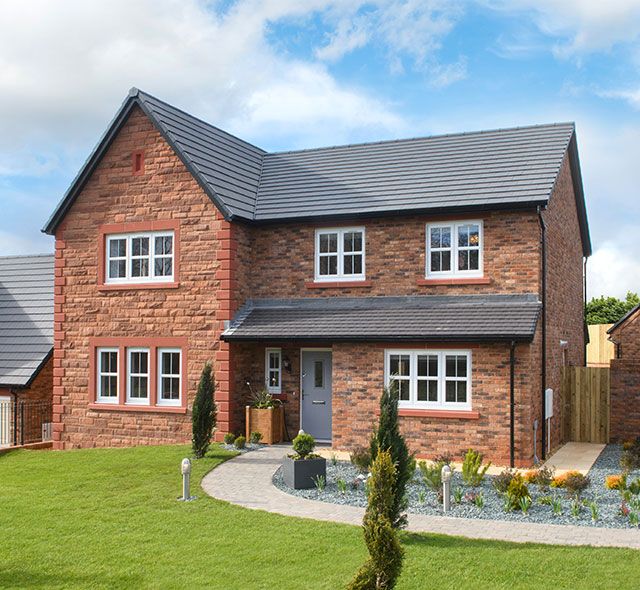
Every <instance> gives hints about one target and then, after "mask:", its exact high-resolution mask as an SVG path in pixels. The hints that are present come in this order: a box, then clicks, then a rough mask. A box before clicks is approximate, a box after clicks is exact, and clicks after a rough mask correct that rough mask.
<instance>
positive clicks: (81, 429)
mask: <svg viewBox="0 0 640 590" xmlns="http://www.w3.org/2000/svg"><path fill="white" fill-rule="evenodd" d="M137 150H144V154H145V169H144V174H143V175H135V176H134V175H133V173H132V167H131V154H132V152H134V151H137ZM153 220H174V221H178V222H179V223H180V233H181V239H180V261H179V262H180V277H179V280H180V283H179V286H178V287H177V288H172V289H144V290H140V289H136V288H132V289H130V290H129V289H125V290H100V289H99V288H98V272H97V269H98V264H97V263H98V235H99V228H100V226H101V225H104V224H112V223H129V222H148V221H153ZM234 232H235V229H234V228H232V227H231V225H230V224H229V223H227V222H225V221H223V220H222V219H221V216H220V215H219V213H218V211H217V210H216V208H215V207H214V205H213V204H212V203H211V201H210V199H209V198H208V197H207V196H206V195H205V194H204V192H203V191H202V189H201V188H200V187H199V186H198V184H197V183H196V181H195V180H194V179H193V177H192V176H191V174H190V173H189V172H188V171H187V170H186V168H185V167H184V165H183V164H182V163H181V162H180V160H179V159H178V157H177V156H176V155H175V154H174V152H173V150H172V149H171V148H170V147H169V146H168V144H167V143H166V142H165V141H164V140H163V139H162V137H161V136H160V134H159V133H158V132H157V130H156V129H155V128H154V127H153V125H152V123H151V122H150V121H149V120H148V119H147V118H146V117H145V116H144V115H143V113H142V112H141V111H139V110H135V111H134V112H133V113H132V114H131V116H130V118H129V120H128V121H127V123H126V124H125V126H124V127H123V129H122V130H121V131H120V133H119V135H118V137H117V138H116V139H115V140H114V142H113V144H112V145H111V146H110V148H109V149H108V151H107V153H106V154H105V156H104V158H103V159H102V161H101V162H100V164H99V165H98V167H97V169H96V171H95V172H94V173H93V175H92V177H91V178H90V180H89V182H88V183H87V185H86V186H85V187H84V189H83V190H82V192H81V194H80V195H79V197H78V199H77V200H76V202H75V203H74V205H73V206H72V207H71V209H70V211H69V212H68V213H67V215H66V217H65V219H64V223H63V224H62V226H61V227H60V228H59V229H58V232H57V234H56V287H55V289H56V301H55V305H56V307H55V335H54V338H55V343H56V347H55V355H54V369H53V370H54V385H55V390H54V419H55V421H56V422H57V423H56V424H55V427H54V440H55V443H56V447H57V448H71V447H78V446H117V445H131V444H159V443H174V442H182V441H184V442H187V441H189V440H190V437H191V424H190V415H189V413H187V414H164V413H160V412H156V411H149V412H123V411H107V410H104V411H95V410H89V409H88V407H87V406H88V403H89V401H90V400H89V394H88V389H89V387H88V385H89V382H88V380H89V379H90V378H93V376H91V375H89V339H90V338H92V337H105V336H116V337H122V338H126V337H186V338H188V351H187V352H188V374H187V375H186V376H185V377H186V380H187V390H188V398H189V399H188V405H189V407H190V406H191V403H192V400H193V397H194V395H195V390H196V388H197V384H198V380H199V377H200V372H201V370H202V367H203V365H204V363H205V362H206V361H212V360H215V366H214V370H215V377H216V381H217V386H218V390H217V392H216V400H217V402H218V410H219V414H218V418H219V427H220V428H221V430H223V431H226V430H227V429H228V428H229V424H228V421H229V416H230V414H231V411H230V402H229V399H228V397H229V387H228V379H229V366H228V365H229V361H228V345H226V344H224V343H222V344H221V343H219V339H218V336H219V333H220V331H221V329H222V326H223V321H224V320H226V319H229V318H230V317H231V315H232V313H233V311H234V310H235V306H236V305H237V301H236V300H235V299H234V298H233V297H232V296H231V288H232V286H233V281H235V280H236V277H235V272H236V269H235V262H234V261H233V260H232V258H233V256H234V249H235V248H236V247H237V246H236V241H237V240H236V236H235V233H234Z"/></svg>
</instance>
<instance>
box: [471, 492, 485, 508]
mask: <svg viewBox="0 0 640 590" xmlns="http://www.w3.org/2000/svg"><path fill="white" fill-rule="evenodd" d="M473 503H474V504H475V505H476V507H477V508H480V510H482V509H483V508H484V496H483V495H482V492H478V493H477V494H476V497H475V498H474V500H473Z"/></svg>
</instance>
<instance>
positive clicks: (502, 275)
mask: <svg viewBox="0 0 640 590" xmlns="http://www.w3.org/2000/svg"><path fill="white" fill-rule="evenodd" d="M465 218H466V219H483V220H484V242H485V243H484V274H485V277H488V278H489V279H490V281H491V283H490V284H489V285H455V286H451V285H447V286H434V285H429V286H426V285H420V284H418V281H421V280H423V279H424V278H425V247H426V242H425V239H426V238H425V231H426V229H425V225H426V223H427V222H429V221H434V220H436V219H437V218H434V217H427V216H415V217H410V218H402V217H398V218H394V217H391V218H386V219H372V220H359V221H356V222H353V224H352V225H354V226H364V227H365V228H366V278H367V280H368V281H369V280H370V281H372V283H371V286H370V287H365V288H362V287H358V288H344V287H340V288H328V289H327V288H322V289H319V288H309V287H308V286H306V285H305V283H308V282H313V278H314V247H315V242H314V232H315V229H316V228H322V227H333V225H332V224H331V223H322V222H318V223H303V224H301V223H295V224H278V225H269V226H263V227H260V228H256V229H255V231H254V235H255V245H254V248H253V264H252V269H253V272H252V274H251V277H252V297H253V298H265V297H314V296H319V297H327V296H352V297H357V296H368V295H435V294H438V295H451V294H455V293H536V292H537V291H538V276H539V275H538V271H537V269H538V261H539V249H538V244H539V233H538V227H537V225H538V221H537V217H536V214H535V212H531V211H529V212H492V213H485V214H482V215H468V216H464V217H460V216H458V217H453V216H443V217H440V218H439V219H440V220H447V219H465ZM343 225H344V224H343Z"/></svg>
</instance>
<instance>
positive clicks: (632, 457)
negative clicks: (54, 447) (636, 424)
mask: <svg viewBox="0 0 640 590" xmlns="http://www.w3.org/2000/svg"><path fill="white" fill-rule="evenodd" d="M620 467H621V468H622V469H623V470H624V471H625V472H627V473H628V472H629V471H633V470H634V469H640V437H639V438H636V439H635V440H631V441H626V442H625V443H624V444H623V445H622V456H621V457H620Z"/></svg>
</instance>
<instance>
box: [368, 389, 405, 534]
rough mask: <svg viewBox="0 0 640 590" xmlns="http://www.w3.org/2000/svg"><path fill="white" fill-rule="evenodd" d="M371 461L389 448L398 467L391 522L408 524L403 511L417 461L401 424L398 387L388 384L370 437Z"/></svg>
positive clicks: (397, 525) (402, 524) (394, 484)
mask: <svg viewBox="0 0 640 590" xmlns="http://www.w3.org/2000/svg"><path fill="white" fill-rule="evenodd" d="M370 449H371V460H372V461H375V460H376V458H377V456H378V453H379V452H381V451H389V452H390V453H391V460H392V461H393V463H394V465H395V467H396V477H395V479H394V483H393V497H394V500H393V512H392V516H391V524H392V525H393V526H394V527H395V528H400V527H403V526H405V525H406V524H407V516H406V514H403V510H404V509H405V508H406V506H407V500H406V497H405V492H406V487H407V483H408V482H409V480H410V479H411V478H412V477H413V474H414V472H415V460H414V458H413V455H412V454H410V453H409V449H408V448H407V443H406V442H405V440H404V437H403V436H402V435H401V434H400V429H399V427H398V387H397V385H393V386H391V387H388V388H387V387H385V389H384V390H383V392H382V396H381V397H380V421H379V423H378V427H377V428H376V429H375V431H374V433H373V436H372V438H371V445H370Z"/></svg>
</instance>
